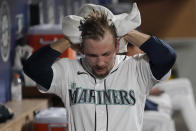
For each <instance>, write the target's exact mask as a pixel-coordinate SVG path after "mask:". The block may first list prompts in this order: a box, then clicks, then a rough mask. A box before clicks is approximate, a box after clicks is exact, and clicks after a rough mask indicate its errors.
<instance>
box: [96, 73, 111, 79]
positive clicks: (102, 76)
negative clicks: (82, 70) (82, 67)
mask: <svg viewBox="0 0 196 131" xmlns="http://www.w3.org/2000/svg"><path fill="white" fill-rule="evenodd" d="M93 74H94V75H95V76H96V77H97V78H100V79H102V78H105V77H106V76H107V75H108V72H106V73H97V72H93Z"/></svg>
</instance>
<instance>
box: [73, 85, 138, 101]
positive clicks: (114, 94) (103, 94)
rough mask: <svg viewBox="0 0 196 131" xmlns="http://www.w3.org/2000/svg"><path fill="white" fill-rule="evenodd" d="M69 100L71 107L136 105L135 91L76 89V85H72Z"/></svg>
mask: <svg viewBox="0 0 196 131" xmlns="http://www.w3.org/2000/svg"><path fill="white" fill-rule="evenodd" d="M69 98H70V105H75V104H96V105H135V103H136V98H135V93H134V90H129V91H125V90H114V89H109V90H94V89H86V88H82V87H76V83H72V84H71V89H69Z"/></svg>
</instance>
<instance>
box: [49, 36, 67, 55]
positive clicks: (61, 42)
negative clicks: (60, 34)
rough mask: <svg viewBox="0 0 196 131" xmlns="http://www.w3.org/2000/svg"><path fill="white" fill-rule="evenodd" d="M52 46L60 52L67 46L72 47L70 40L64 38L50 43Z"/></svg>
mask: <svg viewBox="0 0 196 131" xmlns="http://www.w3.org/2000/svg"><path fill="white" fill-rule="evenodd" d="M50 47H51V48H52V49H54V50H56V51H58V52H60V53H63V52H64V51H65V50H66V49H67V48H69V47H71V44H70V42H69V40H67V39H65V38H62V39H60V40H58V41H56V42H54V43H52V44H51V45H50Z"/></svg>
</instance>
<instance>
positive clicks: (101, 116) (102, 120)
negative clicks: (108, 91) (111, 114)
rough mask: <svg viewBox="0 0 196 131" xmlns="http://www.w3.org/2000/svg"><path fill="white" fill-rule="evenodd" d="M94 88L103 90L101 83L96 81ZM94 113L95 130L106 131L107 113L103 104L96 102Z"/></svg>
mask: <svg viewBox="0 0 196 131" xmlns="http://www.w3.org/2000/svg"><path fill="white" fill-rule="evenodd" d="M95 89H96V90H104V85H103V84H102V83H97V84H96V86H95ZM96 98H98V97H96ZM96 103H97V102H96ZM96 114H97V131H106V124H107V121H106V120H107V118H106V117H107V115H106V111H105V105H99V104H96Z"/></svg>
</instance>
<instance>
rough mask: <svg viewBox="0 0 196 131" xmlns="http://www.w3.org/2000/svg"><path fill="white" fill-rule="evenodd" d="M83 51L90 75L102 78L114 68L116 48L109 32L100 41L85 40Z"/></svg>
mask: <svg viewBox="0 0 196 131" xmlns="http://www.w3.org/2000/svg"><path fill="white" fill-rule="evenodd" d="M83 44H84V47H83V51H84V54H85V59H86V62H87V63H88V65H89V66H90V68H91V70H92V73H93V74H94V75H95V76H96V77H98V78H104V77H105V76H106V75H107V74H108V73H109V72H110V70H111V69H112V68H113V66H114V62H115V56H116V53H117V52H118V46H117V47H115V41H114V39H113V37H112V35H111V33H109V32H105V35H104V38H102V39H101V40H93V39H85V40H84V43H83Z"/></svg>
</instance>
